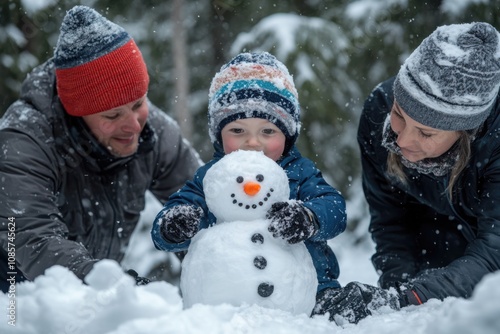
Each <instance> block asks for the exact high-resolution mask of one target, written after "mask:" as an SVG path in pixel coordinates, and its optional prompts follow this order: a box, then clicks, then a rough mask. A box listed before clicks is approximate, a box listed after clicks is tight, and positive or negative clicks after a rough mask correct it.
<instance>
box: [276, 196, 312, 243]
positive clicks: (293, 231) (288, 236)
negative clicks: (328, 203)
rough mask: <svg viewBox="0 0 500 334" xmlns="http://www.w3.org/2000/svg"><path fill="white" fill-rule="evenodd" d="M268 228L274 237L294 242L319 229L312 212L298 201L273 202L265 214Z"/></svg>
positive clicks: (302, 239) (310, 235)
mask: <svg viewBox="0 0 500 334" xmlns="http://www.w3.org/2000/svg"><path fill="white" fill-rule="evenodd" d="M266 218H267V219H269V220H271V223H270V224H269V227H268V230H269V232H271V233H272V234H273V237H275V238H278V237H280V238H283V239H284V240H286V241H287V242H288V243H290V244H296V243H298V242H301V241H304V240H306V239H309V238H310V237H312V236H313V235H314V234H315V233H316V232H317V231H318V229H319V226H318V223H317V222H316V218H315V217H314V215H313V214H312V212H311V211H310V210H309V209H308V208H306V207H305V206H303V205H302V204H300V203H299V202H277V203H274V204H273V205H272V206H271V208H270V209H269V211H268V212H267V214H266Z"/></svg>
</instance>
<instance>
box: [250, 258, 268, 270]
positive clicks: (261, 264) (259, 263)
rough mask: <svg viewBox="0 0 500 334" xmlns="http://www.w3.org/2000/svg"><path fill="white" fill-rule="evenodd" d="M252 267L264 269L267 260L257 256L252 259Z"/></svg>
mask: <svg viewBox="0 0 500 334" xmlns="http://www.w3.org/2000/svg"><path fill="white" fill-rule="evenodd" d="M253 265H254V266H255V267H257V268H258V269H264V268H266V266H267V260H266V258H265V257H263V256H261V255H257V256H256V257H255V258H254V259H253Z"/></svg>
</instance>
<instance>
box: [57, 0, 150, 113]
mask: <svg viewBox="0 0 500 334" xmlns="http://www.w3.org/2000/svg"><path fill="white" fill-rule="evenodd" d="M54 64H55V67H56V78H57V91H58V95H59V98H60V99H61V102H62V104H63V106H64V109H66V112H67V113H68V114H70V115H73V116H86V115H91V114H95V113H98V112H101V111H105V110H110V109H113V108H116V107H119V106H121V105H124V104H127V103H130V102H132V101H135V100H137V99H139V98H141V97H143V96H144V95H145V94H146V92H147V90H148V85H149V76H148V72H147V68H146V64H145V63H144V59H143V58H142V55H141V52H140V51H139V49H138V47H137V45H136V44H135V42H134V40H133V39H132V38H131V37H130V35H129V34H128V33H127V32H126V31H125V30H124V29H123V28H122V27H120V26H118V25H116V24H114V23H113V22H110V21H108V20H107V19H106V18H104V17H103V16H101V15H100V14H99V13H97V12H96V11H95V10H93V9H91V8H89V7H85V6H75V7H73V8H72V9H71V10H69V11H68V12H67V13H66V16H65V17H64V20H63V23H62V25H61V34H60V36H59V40H58V42H57V46H56V49H55V55H54Z"/></svg>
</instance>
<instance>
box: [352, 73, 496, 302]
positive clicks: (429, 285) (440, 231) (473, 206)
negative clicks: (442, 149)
mask: <svg viewBox="0 0 500 334" xmlns="http://www.w3.org/2000/svg"><path fill="white" fill-rule="evenodd" d="M393 82H394V78H393V79H390V80H388V81H385V82H383V83H382V84H380V85H379V86H377V87H376V88H375V89H374V91H373V92H372V93H371V95H370V96H369V98H368V99H367V101H366V102H365V105H364V109H363V113H362V115H361V120H360V123H359V129H358V143H359V145H360V149H361V156H362V167H363V189H364V192H365V196H366V199H367V201H368V204H369V208H370V215H371V223H370V232H371V233H372V237H373V240H374V241H375V244H376V252H375V254H374V255H373V257H372V262H373V264H374V266H375V269H376V270H377V271H378V272H380V273H381V276H380V280H379V283H380V285H381V286H382V287H384V288H387V287H389V286H391V285H394V284H395V282H405V281H408V280H411V281H412V284H413V285H414V287H415V290H416V291H417V292H418V294H419V296H420V298H421V299H422V300H423V301H425V300H427V299H429V298H438V299H444V298H445V297H448V296H455V297H466V298H467V297H470V296H471V294H472V291H473V289H474V287H475V286H476V285H477V284H478V282H479V281H480V280H481V279H482V278H483V277H484V276H485V275H486V274H488V273H491V272H493V271H496V270H499V268H500V117H499V113H500V106H499V100H498V98H497V101H496V102H495V105H494V108H493V111H492V113H491V115H490V116H489V118H488V119H487V120H486V122H485V123H484V125H483V126H482V127H481V128H480V129H479V132H478V133H477V135H476V138H475V139H474V140H473V141H472V143H471V150H472V154H471V158H470V161H469V162H468V164H467V167H466V168H465V170H464V171H463V172H462V173H461V174H460V176H459V178H458V180H457V182H456V184H455V186H454V188H453V195H452V198H451V199H450V196H449V195H448V193H447V190H446V188H447V186H448V183H449V178H450V176H449V174H447V175H445V176H442V177H436V176H433V175H432V174H429V175H425V174H419V173H417V172H416V171H415V170H413V169H408V168H404V172H405V174H406V175H407V180H408V183H407V185H406V186H404V185H402V184H401V183H399V182H397V181H395V180H393V181H390V179H389V178H388V177H387V176H386V167H387V163H386V160H387V155H388V151H387V150H386V148H384V147H383V146H382V145H381V140H382V127H383V123H384V120H385V118H386V116H387V114H388V113H389V112H390V110H391V107H392V104H393V99H394V98H393V93H392V84H393Z"/></svg>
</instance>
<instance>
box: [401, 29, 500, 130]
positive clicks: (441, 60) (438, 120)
mask: <svg viewBox="0 0 500 334" xmlns="http://www.w3.org/2000/svg"><path fill="white" fill-rule="evenodd" d="M499 57H500V47H499V33H498V32H497V31H496V29H495V28H494V27H492V26H491V25H490V24H488V23H469V24H455V25H448V26H442V27H439V28H437V29H436V30H435V31H434V32H433V33H432V34H431V35H430V36H429V37H427V38H426V39H424V41H423V42H422V43H421V44H420V46H419V47H418V48H417V49H416V50H415V51H414V52H413V53H412V54H411V55H410V57H409V58H408V59H407V60H406V61H405V63H404V64H403V66H402V67H401V69H400V71H399V73H398V75H397V77H396V80H395V82H394V97H395V100H396V102H397V103H398V104H399V105H400V106H401V108H402V109H403V110H404V111H405V113H407V114H408V116H410V117H411V118H412V119H413V120H415V121H417V122H419V123H421V124H423V125H426V126H429V127H432V128H435V129H440V130H449V131H459V130H470V129H475V128H478V127H479V126H480V125H481V124H482V123H483V122H484V121H485V120H486V118H487V117H488V115H489V114H490V111H491V109H492V106H493V103H494V102H495V99H496V96H497V94H498V89H499V86H500V62H499Z"/></svg>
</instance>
